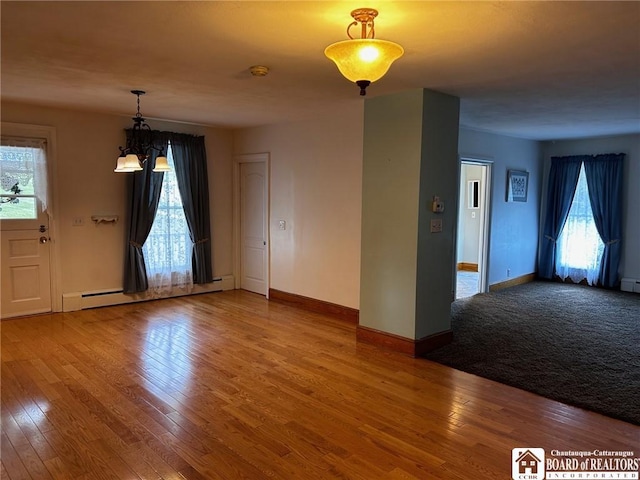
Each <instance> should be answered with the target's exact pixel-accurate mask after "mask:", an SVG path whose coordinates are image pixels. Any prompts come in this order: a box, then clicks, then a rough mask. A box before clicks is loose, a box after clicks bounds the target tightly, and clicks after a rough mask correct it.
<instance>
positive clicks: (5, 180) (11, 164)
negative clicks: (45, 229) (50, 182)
mask: <svg viewBox="0 0 640 480" xmlns="http://www.w3.org/2000/svg"><path fill="white" fill-rule="evenodd" d="M2 143H3V145H2V146H0V219H2V220H33V219H36V218H38V212H37V205H38V202H37V200H38V199H39V200H40V201H41V206H42V209H43V210H44V209H45V208H46V197H45V196H43V192H46V163H45V151H44V148H45V146H44V141H42V140H37V139H34V140H29V139H23V140H19V141H18V142H15V141H12V142H11V143H21V144H24V145H19V146H18V145H15V146H14V145H11V146H10V145H5V139H4V138H3V142H2ZM41 175H42V177H41Z"/></svg>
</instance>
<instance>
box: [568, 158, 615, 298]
mask: <svg viewBox="0 0 640 480" xmlns="http://www.w3.org/2000/svg"><path fill="white" fill-rule="evenodd" d="M603 250H604V244H603V243H602V240H601V239H600V235H599V234H598V230H597V229H596V225H595V222H594V220H593V213H592V211H591V202H590V200H589V190H588V187H587V178H586V175H585V171H584V164H583V165H582V166H581V168H580V176H579V177H578V185H577V187H576V192H575V194H574V196H573V201H572V203H571V208H570V210H569V216H568V217H567V221H566V223H565V226H564V228H563V230H562V233H561V234H560V237H559V238H558V243H557V254H556V273H557V274H558V275H559V276H560V278H562V279H563V280H565V279H566V278H567V277H568V278H570V279H571V280H572V281H574V282H576V283H579V282H581V281H582V280H585V279H586V280H587V283H588V284H589V285H593V284H595V283H596V282H597V281H598V274H599V269H600V261H601V259H602V252H603Z"/></svg>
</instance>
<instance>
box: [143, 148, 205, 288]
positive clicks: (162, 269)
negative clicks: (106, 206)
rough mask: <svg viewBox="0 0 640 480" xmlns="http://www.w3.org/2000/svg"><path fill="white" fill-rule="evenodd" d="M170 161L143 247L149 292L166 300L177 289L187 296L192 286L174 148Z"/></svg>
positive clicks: (189, 249)
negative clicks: (169, 168)
mask: <svg viewBox="0 0 640 480" xmlns="http://www.w3.org/2000/svg"><path fill="white" fill-rule="evenodd" d="M167 160H168V163H169V166H170V167H171V171H169V172H165V173H164V178H163V180H162V190H161V193H160V202H159V204H158V210H157V212H156V216H155V219H154V220H153V226H152V227H151V232H150V233H149V236H148V237H147V240H146V241H145V243H144V245H143V247H142V251H143V253H144V260H145V267H146V269H147V278H148V281H149V292H150V293H151V295H152V296H153V297H160V296H166V295H168V294H170V293H172V292H173V290H174V288H178V289H181V290H184V291H185V292H188V291H190V290H191V288H192V286H193V275H192V272H191V249H192V242H191V237H190V235H189V227H188V226H187V220H186V218H185V215H184V210H183V207H182V199H181V197H180V191H179V189H178V181H177V179H176V173H175V165H174V163H173V155H172V153H171V146H169V148H168V152H167Z"/></svg>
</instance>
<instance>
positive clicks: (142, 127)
mask: <svg viewBox="0 0 640 480" xmlns="http://www.w3.org/2000/svg"><path fill="white" fill-rule="evenodd" d="M131 93H133V94H134V95H136V96H137V97H138V112H137V113H136V116H135V117H133V118H132V119H133V128H132V129H131V135H130V137H129V138H127V146H126V147H119V148H120V156H119V157H118V163H117V164H116V168H115V170H114V172H138V171H140V170H142V165H143V164H144V163H145V162H146V161H147V160H148V159H149V156H150V155H151V151H152V150H155V151H156V152H159V155H158V156H157V157H156V164H155V166H154V168H153V171H154V172H168V171H170V170H171V168H170V167H169V163H168V162H167V157H165V155H164V150H163V149H162V148H158V147H156V146H155V145H153V144H152V143H150V142H151V141H150V140H149V142H146V141H145V139H144V138H143V137H144V132H145V131H147V132H151V127H150V126H149V125H148V124H146V123H145V121H144V117H143V116H142V114H141V113H140V95H144V94H145V93H146V92H144V91H143V90H131Z"/></svg>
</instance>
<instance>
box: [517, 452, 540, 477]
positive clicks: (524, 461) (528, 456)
mask: <svg viewBox="0 0 640 480" xmlns="http://www.w3.org/2000/svg"><path fill="white" fill-rule="evenodd" d="M511 478H512V479H513V480H544V449H543V448H530V447H521V448H514V449H513V450H511Z"/></svg>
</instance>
